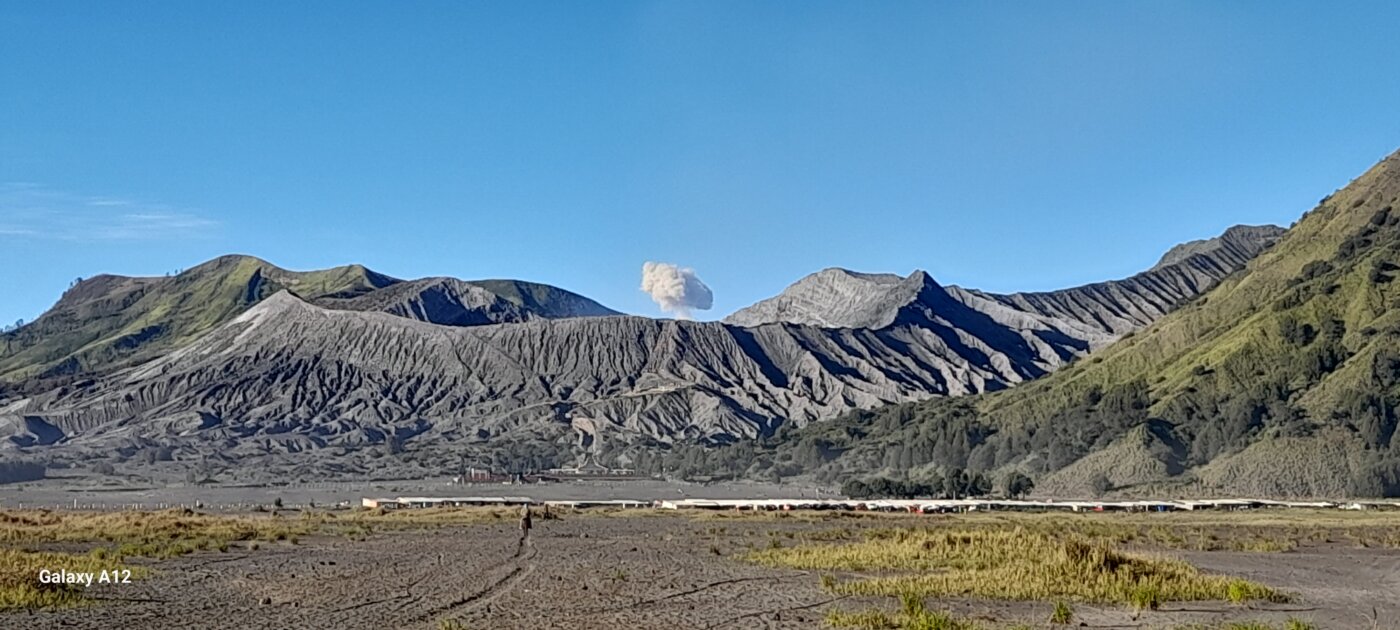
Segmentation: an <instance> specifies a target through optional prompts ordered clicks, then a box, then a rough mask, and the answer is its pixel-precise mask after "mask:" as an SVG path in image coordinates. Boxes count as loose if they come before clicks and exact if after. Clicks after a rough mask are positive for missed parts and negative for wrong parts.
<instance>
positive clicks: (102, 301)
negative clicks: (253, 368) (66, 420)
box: [0, 256, 397, 387]
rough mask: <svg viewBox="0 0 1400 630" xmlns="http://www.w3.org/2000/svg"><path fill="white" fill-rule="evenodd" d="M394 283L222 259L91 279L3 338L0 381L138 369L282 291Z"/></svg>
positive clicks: (333, 292) (350, 291)
mask: <svg viewBox="0 0 1400 630" xmlns="http://www.w3.org/2000/svg"><path fill="white" fill-rule="evenodd" d="M395 282H397V280H394V279H393V278H389V277H388V276H384V275H381V274H378V273H375V272H373V271H370V270H368V269H366V268H364V267H362V266H359V265H349V266H345V267H336V268H333V269H326V270H323V271H310V272H294V271H287V270H285V269H280V268H278V267H276V266H274V265H271V264H269V263H267V262H265V261H262V260H259V259H257V258H253V257H251V256H223V257H220V258H216V259H214V260H211V261H209V262H207V263H204V264H202V265H199V266H198V267H194V268H192V269H189V270H187V271H185V272H183V273H180V274H179V275H175V276H168V277H156V278H131V277H124V276H114V275H101V276H95V277H93V278H89V279H87V280H82V281H80V282H78V283H76V284H75V285H74V286H73V287H72V288H70V289H69V290H68V291H67V292H66V293H64V294H63V297H62V298H61V299H60V300H59V301H58V303H57V304H56V305H54V307H53V308H52V309H50V310H49V311H48V312H46V313H44V315H43V316H42V317H40V318H39V319H38V320H36V321H34V322H32V323H30V324H28V325H26V326H24V327H22V328H20V329H18V330H16V331H13V332H10V333H6V334H5V335H3V337H0V381H11V382H18V381H20V380H25V379H28V381H29V384H30V385H31V386H34V387H42V386H44V385H47V384H52V383H53V382H54V381H61V380H62V379H63V378H65V377H71V376H72V375H78V374H90V373H100V372H103V371H106V370H109V369H114V368H119V367H123V366H126V365H131V364H134V363H139V362H141V361H144V360H147V359H150V358H154V357H156V356H159V355H160V354H162V353H164V352H166V351H169V350H170V349H172V348H177V347H179V346H180V345H182V344H184V343H186V342H188V341H190V340H192V339H194V338H196V337H198V336H199V335H201V334H203V333H205V332H207V331H209V330H210V329H212V328H214V327H215V326H218V325H219V324H222V323H225V322H227V321H229V320H230V319H232V318H234V317H236V316H237V315H238V314H239V313H241V312H243V311H244V310H246V309H247V308H248V307H249V306H252V305H253V304H256V303H257V302H259V301H261V300H262V299H263V298H265V297H267V296H269V295H272V294H273V293H276V292H277V291H280V290H282V289H290V290H292V291H294V292H296V293H298V294H299V295H303V296H305V297H307V298H312V297H321V296H342V297H348V296H353V295H357V294H361V293H365V292H368V291H372V290H374V289H377V288H380V287H385V286H388V285H390V284H393V283H395Z"/></svg>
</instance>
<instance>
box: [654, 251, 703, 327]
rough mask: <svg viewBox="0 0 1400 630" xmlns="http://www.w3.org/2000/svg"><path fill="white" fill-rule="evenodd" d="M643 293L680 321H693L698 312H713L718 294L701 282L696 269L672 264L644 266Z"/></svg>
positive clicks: (655, 263)
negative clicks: (693, 314)
mask: <svg viewBox="0 0 1400 630" xmlns="http://www.w3.org/2000/svg"><path fill="white" fill-rule="evenodd" d="M642 290H643V291H646V292H647V294H648V295H650V296H651V299H652V300H653V301H655V302H656V304H657V306H660V307H661V310H662V311H665V312H667V313H671V314H673V315H675V316H676V317H678V318H680V319H691V313H692V312H694V311H705V310H709V309H710V307H711V306H714V301H715V294H714V293H713V292H712V291H710V287H707V286H705V283H704V282H701V281H700V278H699V276H696V275H695V270H694V269H691V268H689V267H680V266H677V265H673V264H671V263H664V262H651V261H647V262H646V263H644V264H642Z"/></svg>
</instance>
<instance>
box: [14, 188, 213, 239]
mask: <svg viewBox="0 0 1400 630" xmlns="http://www.w3.org/2000/svg"><path fill="white" fill-rule="evenodd" d="M218 225H219V224H218V222H217V221H214V220H212V219H209V218H206V217H204V216H202V215H200V214H199V213H198V212H196V211H194V210H192V209H189V208H178V207H175V206H171V205H169V204H163V203H154V202H150V201H144V200H137V199H123V198H117V197H110V196H91V195H83V194H78V193H72V192H67V191H62V190H54V189H51V188H47V187H45V186H42V185H40V184H36V183H33V182H4V183H0V239H7V240H17V239H26V240H38V239H53V240H67V241H142V240H161V239H170V238H180V237H191V236H199V235H201V234H205V233H207V232H209V231H210V230H212V229H214V228H216V227H218Z"/></svg>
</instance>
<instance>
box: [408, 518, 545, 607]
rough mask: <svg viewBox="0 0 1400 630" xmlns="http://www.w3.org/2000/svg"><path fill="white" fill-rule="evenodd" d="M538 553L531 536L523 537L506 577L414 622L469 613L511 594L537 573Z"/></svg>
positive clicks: (517, 543) (508, 562) (516, 546)
mask: <svg viewBox="0 0 1400 630" xmlns="http://www.w3.org/2000/svg"><path fill="white" fill-rule="evenodd" d="M536 553H537V552H536V550H535V544H534V543H533V542H532V541H531V540H530V536H529V535H525V536H521V537H520V539H519V540H518V541H517V542H516V544H515V553H514V554H511V556H510V559H509V560H507V565H508V566H510V570H509V571H506V573H505V575H502V576H501V577H500V578H497V579H496V580H494V581H492V582H491V583H490V584H488V585H487V586H486V588H484V589H482V590H479V591H477V592H475V593H472V594H470V595H467V596H466V597H463V598H461V599H458V600H455V601H452V602H450V603H448V604H446V605H443V606H439V607H437V608H434V609H432V610H429V611H428V612H425V613H423V614H422V615H419V616H418V617H417V618H415V619H414V620H413V622H414V623H424V622H426V621H429V620H431V619H437V618H441V617H446V616H448V615H454V614H461V613H464V612H469V611H472V610H475V609H476V608H477V607H479V606H482V605H485V604H488V603H491V602H492V601H495V599H496V598H498V597H500V596H501V595H504V594H506V593H509V592H510V591H511V589H513V588H515V585H516V584H518V583H519V582H520V581H521V580H524V579H525V578H526V577H528V576H529V575H530V574H531V573H534V572H535V563H534V562H532V560H534V559H535V555H536Z"/></svg>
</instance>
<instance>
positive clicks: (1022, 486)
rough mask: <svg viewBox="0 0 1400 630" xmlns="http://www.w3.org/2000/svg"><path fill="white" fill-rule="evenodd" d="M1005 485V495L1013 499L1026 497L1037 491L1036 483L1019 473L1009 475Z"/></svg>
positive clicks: (1013, 472)
mask: <svg viewBox="0 0 1400 630" xmlns="http://www.w3.org/2000/svg"><path fill="white" fill-rule="evenodd" d="M1005 484H1006V485H1005V494H1006V496H1007V497H1010V498H1012V499H1019V498H1021V497H1024V496H1026V495H1028V494H1030V493H1031V490H1034V489H1035V482H1034V481H1031V478H1030V477H1027V476H1025V475H1023V474H1021V473H1020V472H1018V471H1012V472H1011V474H1009V475H1007V476H1006V482H1005Z"/></svg>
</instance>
